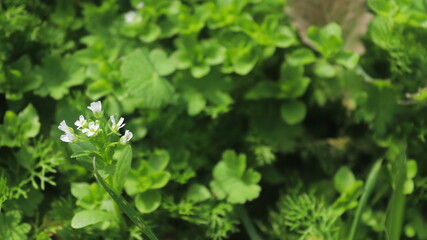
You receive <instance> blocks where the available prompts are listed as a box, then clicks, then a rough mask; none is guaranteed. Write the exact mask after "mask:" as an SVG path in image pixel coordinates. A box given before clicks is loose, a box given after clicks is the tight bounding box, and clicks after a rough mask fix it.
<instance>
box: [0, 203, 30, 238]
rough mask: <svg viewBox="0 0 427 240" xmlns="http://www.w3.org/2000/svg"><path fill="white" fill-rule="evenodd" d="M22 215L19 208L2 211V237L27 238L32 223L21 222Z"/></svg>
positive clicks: (0, 234) (0, 214)
mask: <svg viewBox="0 0 427 240" xmlns="http://www.w3.org/2000/svg"><path fill="white" fill-rule="evenodd" d="M21 220H22V216H21V214H20V213H19V211H17V210H12V211H6V212H1V213H0V226H1V227H0V239H5V240H6V239H7V240H22V239H27V238H28V236H27V234H28V233H29V232H30V230H31V225H30V224H28V223H21Z"/></svg>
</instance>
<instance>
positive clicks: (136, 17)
mask: <svg viewBox="0 0 427 240" xmlns="http://www.w3.org/2000/svg"><path fill="white" fill-rule="evenodd" d="M135 8H136V10H138V11H139V10H141V9H142V8H144V2H139V3H138V4H137V5H136V7H135ZM124 17H125V23H128V24H136V23H140V22H142V16H141V15H140V14H139V13H138V12H136V11H129V12H127V13H126V14H125V16H124Z"/></svg>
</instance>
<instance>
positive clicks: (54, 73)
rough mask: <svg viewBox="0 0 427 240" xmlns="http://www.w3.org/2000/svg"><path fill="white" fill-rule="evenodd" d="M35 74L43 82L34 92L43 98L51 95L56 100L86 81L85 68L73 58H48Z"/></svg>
mask: <svg viewBox="0 0 427 240" xmlns="http://www.w3.org/2000/svg"><path fill="white" fill-rule="evenodd" d="M35 72H36V73H37V74H39V75H40V76H41V77H42V79H43V82H42V84H41V86H40V87H39V88H37V89H36V90H35V91H34V92H35V93H36V94H37V95H40V96H42V97H45V96H48V95H49V96H51V97H52V98H54V99H56V100H58V99H61V98H62V97H63V96H64V95H67V94H68V92H69V90H68V89H69V88H70V87H73V86H77V85H80V84H82V83H83V82H84V79H85V72H84V68H83V67H82V66H81V65H80V64H79V63H78V62H77V61H76V59H75V58H74V57H72V56H66V57H64V58H60V57H59V56H48V57H46V58H45V59H43V65H42V66H41V67H37V68H36V70H35Z"/></svg>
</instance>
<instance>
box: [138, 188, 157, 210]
mask: <svg viewBox="0 0 427 240" xmlns="http://www.w3.org/2000/svg"><path fill="white" fill-rule="evenodd" d="M161 202H162V195H161V194H160V191H158V190H150V191H147V192H144V193H140V194H138V195H136V198H135V206H136V209H138V211H139V212H140V213H150V212H153V211H154V210H156V209H157V208H158V207H159V206H160V203H161Z"/></svg>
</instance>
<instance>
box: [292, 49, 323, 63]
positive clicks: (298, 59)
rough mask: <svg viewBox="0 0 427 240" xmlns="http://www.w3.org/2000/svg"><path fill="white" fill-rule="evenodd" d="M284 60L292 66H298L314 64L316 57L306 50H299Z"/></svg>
mask: <svg viewBox="0 0 427 240" xmlns="http://www.w3.org/2000/svg"><path fill="white" fill-rule="evenodd" d="M286 60H287V62H288V63H289V64H291V65H293V66H300V65H306V64H310V63H313V62H315V61H316V56H315V55H314V53H313V52H312V51H311V50H310V49H308V48H299V49H297V50H295V51H293V52H292V53H291V54H289V56H288V57H287V58H286Z"/></svg>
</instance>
